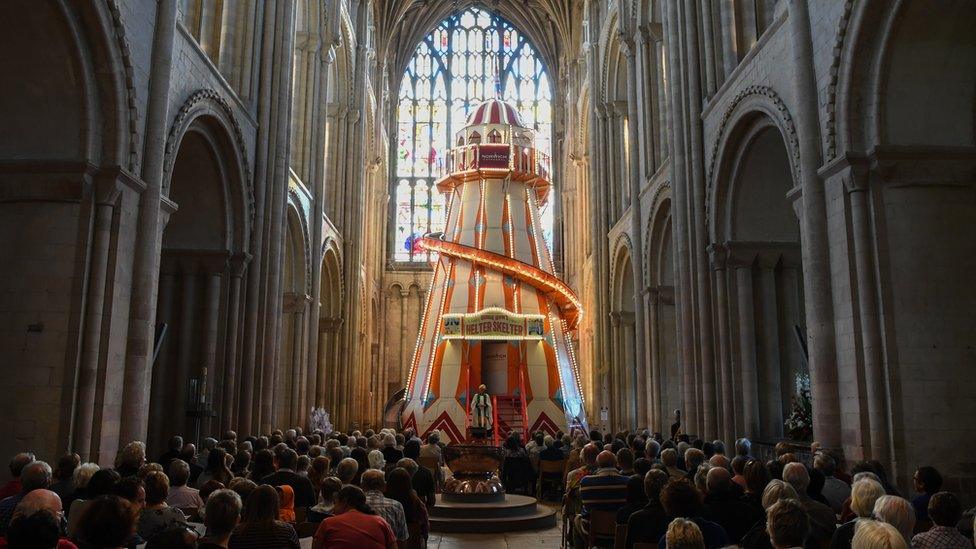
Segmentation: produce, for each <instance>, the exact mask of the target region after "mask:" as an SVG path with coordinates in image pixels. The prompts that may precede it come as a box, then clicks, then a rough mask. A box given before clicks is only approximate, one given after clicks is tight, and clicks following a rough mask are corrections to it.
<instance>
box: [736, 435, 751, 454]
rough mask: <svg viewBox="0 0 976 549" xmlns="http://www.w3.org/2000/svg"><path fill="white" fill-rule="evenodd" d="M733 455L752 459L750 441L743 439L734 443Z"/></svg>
mask: <svg viewBox="0 0 976 549" xmlns="http://www.w3.org/2000/svg"><path fill="white" fill-rule="evenodd" d="M735 455H737V456H742V457H745V458H748V457H752V441H750V440H749V439H747V438H745V437H742V438H740V439H739V440H737V441H735Z"/></svg>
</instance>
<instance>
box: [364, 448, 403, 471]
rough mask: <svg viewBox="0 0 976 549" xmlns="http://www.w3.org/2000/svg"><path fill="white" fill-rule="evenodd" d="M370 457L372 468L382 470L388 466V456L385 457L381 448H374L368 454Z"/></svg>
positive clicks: (370, 466)
mask: <svg viewBox="0 0 976 549" xmlns="http://www.w3.org/2000/svg"><path fill="white" fill-rule="evenodd" d="M368 459H369V468H370V469H376V470H378V471H382V470H384V469H385V468H386V458H384V457H383V452H381V451H379V450H372V451H370V453H369V454H368ZM401 459H402V458H401ZM398 461H399V460H398Z"/></svg>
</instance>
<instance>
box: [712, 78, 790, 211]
mask: <svg viewBox="0 0 976 549" xmlns="http://www.w3.org/2000/svg"><path fill="white" fill-rule="evenodd" d="M749 100H758V103H759V104H758V105H755V106H754V107H753V108H742V109H740V108H739V107H740V105H742V104H743V103H746V102H748V101H749ZM762 106H765V107H767V109H760V108H759V107H762ZM769 107H771V108H772V110H768V108H769ZM753 111H755V112H765V113H766V114H768V115H770V117H771V118H772V119H773V121H774V122H775V124H776V126H777V127H778V128H779V129H780V132H781V133H782V135H783V139H784V140H785V141H786V148H787V151H788V153H789V155H790V160H791V161H790V170H791V171H792V172H793V180H794V181H799V180H800V141H799V138H798V137H797V135H796V126H795V125H794V124H793V117H792V116H791V115H790V111H789V109H788V108H787V107H786V103H784V102H783V100H782V99H781V98H780V96H779V94H777V93H776V92H775V91H774V90H773V89H772V88H770V87H767V86H749V87H747V88H744V89H743V90H742V91H740V92H739V93H737V94H736V95H735V97H733V98H732V100H731V101H729V105H728V107H726V109H725V113H724V114H723V115H722V121H721V122H720V123H719V126H718V131H717V132H716V133H715V135H716V137H715V141H714V142H713V143H712V156H711V159H710V161H709V164H708V178H707V179H706V182H705V185H706V187H705V204H704V206H705V226H706V227H708V226H710V224H711V216H712V212H711V211H710V210H711V205H712V202H713V196H712V195H713V193H714V192H715V189H716V188H717V187H718V182H717V181H716V179H717V178H718V174H717V173H716V164H717V162H718V157H719V149H720V147H721V146H722V145H723V144H725V145H728V140H729V132H731V127H730V122H732V121H733V120H736V121H738V120H741V118H742V116H741V115H743V114H746V113H748V112H753Z"/></svg>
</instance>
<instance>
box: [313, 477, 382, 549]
mask: <svg viewBox="0 0 976 549" xmlns="http://www.w3.org/2000/svg"><path fill="white" fill-rule="evenodd" d="M333 512H334V513H335V516H332V517H329V518H327V519H325V520H323V521H322V524H320V525H319V529H318V530H317V531H316V532H315V536H314V537H313V539H312V549H323V548H325V547H330V548H331V547H337V548H342V547H349V548H355V549H360V548H361V549H395V548H396V546H397V539H396V536H395V535H393V529H392V528H390V525H389V524H387V522H386V520H384V519H383V518H382V517H380V516H379V515H377V514H376V513H375V512H374V511H373V510H372V509H370V507H369V506H368V505H367V504H366V494H365V493H363V491H362V490H361V489H360V488H359V487H358V486H353V485H347V486H344V487H343V488H342V490H339V493H338V494H337V496H336V503H335V506H334V507H333Z"/></svg>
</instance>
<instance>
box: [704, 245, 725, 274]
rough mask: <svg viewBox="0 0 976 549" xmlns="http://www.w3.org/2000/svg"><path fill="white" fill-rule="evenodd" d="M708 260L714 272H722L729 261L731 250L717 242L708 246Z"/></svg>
mask: <svg viewBox="0 0 976 549" xmlns="http://www.w3.org/2000/svg"><path fill="white" fill-rule="evenodd" d="M707 250H708V258H709V260H710V262H711V264H712V270H715V271H721V270H724V269H725V265H726V263H728V260H729V249H728V248H726V247H725V245H723V244H719V243H717V242H715V243H712V244H709V245H708V248H707Z"/></svg>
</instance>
